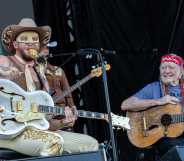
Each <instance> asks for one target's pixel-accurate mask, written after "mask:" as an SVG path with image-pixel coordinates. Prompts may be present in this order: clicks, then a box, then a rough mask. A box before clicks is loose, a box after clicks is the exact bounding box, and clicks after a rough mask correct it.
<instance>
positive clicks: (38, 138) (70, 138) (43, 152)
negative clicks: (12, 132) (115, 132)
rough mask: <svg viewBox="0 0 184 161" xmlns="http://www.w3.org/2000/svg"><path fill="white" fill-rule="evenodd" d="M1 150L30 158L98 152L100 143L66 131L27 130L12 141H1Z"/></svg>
mask: <svg viewBox="0 0 184 161" xmlns="http://www.w3.org/2000/svg"><path fill="white" fill-rule="evenodd" d="M0 148H8V149H12V150H15V151H17V152H20V153H23V154H26V155H30V156H51V155H61V154H62V152H63V151H64V152H67V153H75V152H87V151H95V150H98V142H97V140H96V139H94V138H92V137H91V136H88V135H84V134H79V133H72V132H66V131H57V133H56V132H50V131H40V130H37V129H34V128H29V129H26V130H25V131H24V132H23V133H21V134H20V135H19V136H17V137H16V138H14V139H11V140H0Z"/></svg>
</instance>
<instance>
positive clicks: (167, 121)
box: [161, 114, 172, 126]
mask: <svg viewBox="0 0 184 161" xmlns="http://www.w3.org/2000/svg"><path fill="white" fill-rule="evenodd" d="M171 122H172V118H171V116H170V115H169V114H164V115H162V118H161V123H162V125H164V126H168V125H170V124H171Z"/></svg>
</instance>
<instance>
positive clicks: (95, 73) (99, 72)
mask: <svg viewBox="0 0 184 161" xmlns="http://www.w3.org/2000/svg"><path fill="white" fill-rule="evenodd" d="M110 68H111V66H110V64H105V69H106V70H107V71H108V70H110ZM101 75H102V67H97V68H95V69H93V70H91V77H100V76H101Z"/></svg>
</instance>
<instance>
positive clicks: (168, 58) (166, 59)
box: [161, 54, 183, 65]
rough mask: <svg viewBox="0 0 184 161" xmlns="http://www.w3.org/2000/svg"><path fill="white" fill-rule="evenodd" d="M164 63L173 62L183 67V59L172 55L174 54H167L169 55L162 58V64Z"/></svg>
mask: <svg viewBox="0 0 184 161" xmlns="http://www.w3.org/2000/svg"><path fill="white" fill-rule="evenodd" d="M163 62H172V63H175V64H178V65H183V59H182V57H180V56H178V55H172V54H167V55H164V56H162V58H161V63H163Z"/></svg>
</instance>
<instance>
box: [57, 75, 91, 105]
mask: <svg viewBox="0 0 184 161" xmlns="http://www.w3.org/2000/svg"><path fill="white" fill-rule="evenodd" d="M91 78H93V76H92V75H91V74H88V75H87V76H86V77H84V78H83V79H81V80H80V81H78V82H77V83H76V84H74V85H73V86H71V87H70V88H69V89H68V90H66V91H64V92H63V93H62V95H60V96H58V97H56V98H55V99H54V101H55V102H57V101H59V100H61V99H63V98H64V97H66V96H67V95H69V94H70V93H72V92H73V91H74V90H76V89H77V88H78V87H80V86H82V85H83V84H85V83H86V82H87V81H89V80H90V79H91Z"/></svg>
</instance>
